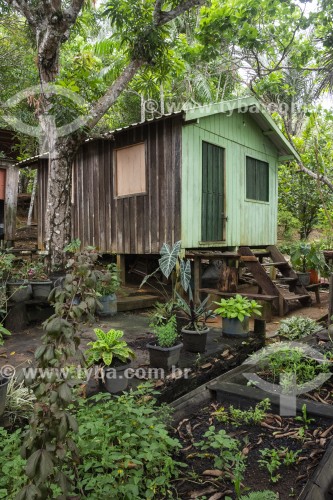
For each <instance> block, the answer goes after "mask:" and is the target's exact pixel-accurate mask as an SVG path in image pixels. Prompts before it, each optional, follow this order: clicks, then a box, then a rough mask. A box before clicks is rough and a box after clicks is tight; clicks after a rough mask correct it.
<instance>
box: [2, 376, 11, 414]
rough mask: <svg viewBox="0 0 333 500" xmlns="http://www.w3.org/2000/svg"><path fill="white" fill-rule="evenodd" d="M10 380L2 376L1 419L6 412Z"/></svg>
mask: <svg viewBox="0 0 333 500" xmlns="http://www.w3.org/2000/svg"><path fill="white" fill-rule="evenodd" d="M9 381H10V378H7V377H2V376H0V417H1V415H2V414H3V412H4V411H5V406H6V396H7V388H8V384H9Z"/></svg>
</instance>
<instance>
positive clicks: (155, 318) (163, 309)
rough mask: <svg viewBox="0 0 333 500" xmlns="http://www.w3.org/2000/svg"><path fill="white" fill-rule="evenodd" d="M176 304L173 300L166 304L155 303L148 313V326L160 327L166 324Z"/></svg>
mask: <svg viewBox="0 0 333 500" xmlns="http://www.w3.org/2000/svg"><path fill="white" fill-rule="evenodd" d="M175 309H176V303H175V302H174V301H173V299H170V300H168V301H167V302H155V304H154V308H153V310H152V311H151V312H150V313H149V318H150V326H151V327H153V328H154V327H155V326H160V325H162V324H164V323H167V322H168V321H169V319H170V318H171V316H173V315H174V314H175Z"/></svg>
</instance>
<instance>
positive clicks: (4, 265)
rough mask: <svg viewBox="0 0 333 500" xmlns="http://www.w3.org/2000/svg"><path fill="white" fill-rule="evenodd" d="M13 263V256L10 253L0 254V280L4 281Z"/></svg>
mask: <svg viewBox="0 0 333 500" xmlns="http://www.w3.org/2000/svg"><path fill="white" fill-rule="evenodd" d="M14 261H15V255H14V254H12V253H7V252H1V253H0V280H1V281H6V280H7V279H8V278H9V276H10V274H11V271H12V269H13V264H14Z"/></svg>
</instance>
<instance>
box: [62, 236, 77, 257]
mask: <svg viewBox="0 0 333 500" xmlns="http://www.w3.org/2000/svg"><path fill="white" fill-rule="evenodd" d="M80 248H81V240H79V238H76V239H75V240H72V241H71V242H70V243H68V245H66V246H65V248H64V252H65V253H76V252H79V250H80Z"/></svg>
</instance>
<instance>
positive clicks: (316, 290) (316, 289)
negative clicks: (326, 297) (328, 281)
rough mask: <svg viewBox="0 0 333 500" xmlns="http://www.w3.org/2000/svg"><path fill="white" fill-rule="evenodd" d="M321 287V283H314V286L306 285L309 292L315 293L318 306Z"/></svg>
mask: <svg viewBox="0 0 333 500" xmlns="http://www.w3.org/2000/svg"><path fill="white" fill-rule="evenodd" d="M320 286H321V283H314V284H313V285H306V287H305V288H306V289H307V290H308V291H309V292H314V293H315V295H316V302H317V304H320V293H319V288H320Z"/></svg>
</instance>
